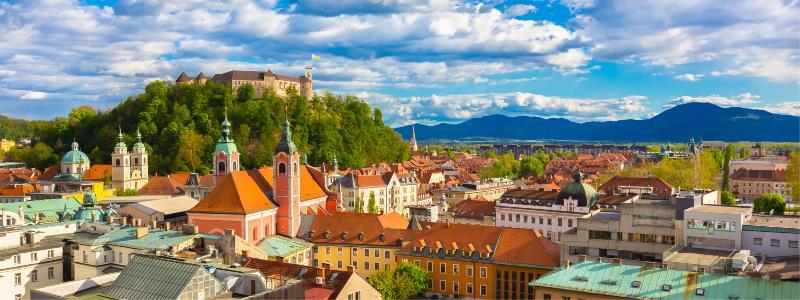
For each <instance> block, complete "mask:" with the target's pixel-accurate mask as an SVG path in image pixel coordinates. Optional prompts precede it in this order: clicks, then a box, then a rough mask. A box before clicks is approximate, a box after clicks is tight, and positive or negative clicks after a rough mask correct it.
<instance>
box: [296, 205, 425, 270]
mask: <svg viewBox="0 0 800 300" xmlns="http://www.w3.org/2000/svg"><path fill="white" fill-rule="evenodd" d="M408 224H409V222H408V220H406V219H405V218H404V217H403V216H401V215H400V214H398V213H396V212H390V213H387V214H383V215H377V214H367V213H363V214H362V213H348V212H340V213H335V214H333V215H317V216H312V215H306V216H303V217H302V222H301V225H300V232H299V236H298V237H299V238H302V239H304V240H306V241H307V242H310V243H313V244H314V248H313V253H314V254H313V255H314V256H313V257H314V258H313V262H312V266H315V267H321V266H323V265H324V264H328V265H330V267H331V269H333V270H338V271H347V269H348V268H349V267H351V268H353V269H354V270H355V272H356V273H357V274H358V275H359V276H361V277H364V278H369V276H371V275H372V274H374V273H375V272H378V271H382V270H388V269H393V268H395V267H396V266H397V262H396V256H397V251H398V250H399V249H400V247H401V246H402V243H403V241H406V240H408V230H407V228H408V226H409V225H408Z"/></svg>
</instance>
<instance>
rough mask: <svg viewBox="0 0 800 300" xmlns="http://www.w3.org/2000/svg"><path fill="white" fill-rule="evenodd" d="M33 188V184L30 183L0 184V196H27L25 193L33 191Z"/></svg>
mask: <svg viewBox="0 0 800 300" xmlns="http://www.w3.org/2000/svg"><path fill="white" fill-rule="evenodd" d="M33 190H34V189H33V186H32V185H30V184H15V185H9V186H0V196H25V194H27V193H30V192H33Z"/></svg>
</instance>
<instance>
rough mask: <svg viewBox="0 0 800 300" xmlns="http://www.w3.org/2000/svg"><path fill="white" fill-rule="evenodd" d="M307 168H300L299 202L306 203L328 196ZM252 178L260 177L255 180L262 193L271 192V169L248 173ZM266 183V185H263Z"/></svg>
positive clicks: (273, 184) (272, 184)
mask: <svg viewBox="0 0 800 300" xmlns="http://www.w3.org/2000/svg"><path fill="white" fill-rule="evenodd" d="M308 168H309V166H306V165H303V166H301V167H300V201H308V200H313V199H318V198H320V197H327V196H328V194H326V193H325V191H324V190H323V189H322V187H320V186H319V184H318V183H317V181H316V180H314V177H313V176H311V172H309V170H308ZM249 173H250V174H251V175H252V176H256V177H262V178H259V179H257V180H256V181H257V182H259V187H261V188H262V191H264V192H272V187H273V186H275V182H274V179H273V178H272V167H261V168H259V169H258V170H257V173H256V172H249ZM265 183H266V185H264V184H265Z"/></svg>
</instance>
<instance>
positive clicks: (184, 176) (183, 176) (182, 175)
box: [169, 172, 191, 189]
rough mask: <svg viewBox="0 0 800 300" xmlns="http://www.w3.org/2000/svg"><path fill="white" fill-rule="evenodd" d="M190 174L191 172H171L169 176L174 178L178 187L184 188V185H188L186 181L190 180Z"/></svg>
mask: <svg viewBox="0 0 800 300" xmlns="http://www.w3.org/2000/svg"><path fill="white" fill-rule="evenodd" d="M190 174H191V173H189V172H178V173H172V174H169V178H172V181H174V182H175V184H176V187H177V188H180V189H183V186H184V185H186V181H187V180H189V175H190Z"/></svg>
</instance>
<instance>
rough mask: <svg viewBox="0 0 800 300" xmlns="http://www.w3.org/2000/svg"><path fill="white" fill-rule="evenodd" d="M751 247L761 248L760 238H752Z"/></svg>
mask: <svg viewBox="0 0 800 300" xmlns="http://www.w3.org/2000/svg"><path fill="white" fill-rule="evenodd" d="M753 245H758V246H761V238H753Z"/></svg>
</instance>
